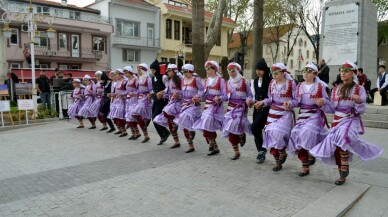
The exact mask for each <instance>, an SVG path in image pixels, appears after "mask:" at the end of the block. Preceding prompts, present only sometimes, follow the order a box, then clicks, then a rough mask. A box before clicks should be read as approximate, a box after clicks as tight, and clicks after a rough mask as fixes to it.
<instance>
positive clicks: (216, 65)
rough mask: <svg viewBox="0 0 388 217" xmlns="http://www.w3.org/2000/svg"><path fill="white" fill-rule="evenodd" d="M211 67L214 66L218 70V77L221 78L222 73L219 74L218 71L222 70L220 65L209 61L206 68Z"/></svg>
mask: <svg viewBox="0 0 388 217" xmlns="http://www.w3.org/2000/svg"><path fill="white" fill-rule="evenodd" d="M209 66H214V67H215V68H216V70H215V71H216V75H217V76H221V75H220V73H218V71H219V70H220V66H219V65H218V63H217V62H216V61H214V60H210V61H207V62H206V63H205V68H207V67H209Z"/></svg>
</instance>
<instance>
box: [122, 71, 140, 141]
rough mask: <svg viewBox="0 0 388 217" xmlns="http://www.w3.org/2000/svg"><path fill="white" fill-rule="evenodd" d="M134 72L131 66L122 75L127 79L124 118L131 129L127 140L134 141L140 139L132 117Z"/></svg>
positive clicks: (135, 96)
mask: <svg viewBox="0 0 388 217" xmlns="http://www.w3.org/2000/svg"><path fill="white" fill-rule="evenodd" d="M136 74H137V73H136V72H135V71H134V70H133V69H132V67H131V66H126V67H124V75H125V77H127V78H128V81H127V87H126V89H127V92H126V93H127V96H126V98H127V99H126V101H127V102H126V104H125V118H126V120H127V125H128V127H129V128H130V129H131V133H132V135H131V137H129V139H128V140H136V139H138V138H139V137H140V132H139V128H138V127H137V122H136V119H135V118H134V117H133V116H132V109H133V107H134V106H135V105H136V103H137V94H136V92H137V81H138V78H137V77H136Z"/></svg>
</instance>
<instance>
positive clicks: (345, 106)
mask: <svg viewBox="0 0 388 217" xmlns="http://www.w3.org/2000/svg"><path fill="white" fill-rule="evenodd" d="M356 73H357V66H356V65H355V64H354V63H352V62H349V61H346V62H344V63H343V64H342V67H341V80H342V81H343V84H339V85H338V86H336V87H334V89H333V91H332V94H331V99H332V101H333V103H334V111H333V112H335V113H334V120H333V123H332V128H331V130H330V133H329V135H328V136H327V137H326V138H325V139H324V140H323V141H322V142H321V143H319V144H317V145H316V146H315V147H314V148H313V149H311V150H310V153H311V154H312V155H314V156H315V157H317V158H318V159H320V160H322V161H323V162H324V163H328V164H334V163H335V164H337V166H338V170H339V175H340V178H339V179H338V180H337V181H335V184H336V185H342V184H344V183H345V181H346V177H347V176H348V175H349V158H350V159H351V158H352V155H353V154H357V155H359V156H360V158H361V159H362V160H372V159H374V158H376V157H378V156H379V155H380V154H381V153H382V152H383V149H381V148H379V147H377V146H375V145H373V144H370V143H367V142H365V141H364V140H361V139H360V138H359V136H358V135H359V134H363V133H364V127H363V124H362V121H361V117H360V114H363V113H365V103H366V93H365V89H364V87H363V86H361V85H359V84H358V83H357V82H356V81H357V79H356ZM355 80H356V81H355Z"/></svg>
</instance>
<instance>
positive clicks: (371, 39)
mask: <svg viewBox="0 0 388 217" xmlns="http://www.w3.org/2000/svg"><path fill="white" fill-rule="evenodd" d="M320 44H321V47H320V54H321V55H320V56H321V58H323V59H325V60H326V63H327V65H328V66H329V67H330V83H332V82H333V81H334V80H335V79H336V76H337V74H338V68H339V67H340V66H341V64H342V63H343V62H344V61H345V60H349V61H353V62H355V63H356V64H357V66H358V67H362V68H363V69H364V74H366V75H367V77H368V78H369V79H370V80H371V81H372V85H373V84H374V83H375V81H376V78H377V77H376V72H377V8H376V6H375V5H374V4H373V3H372V2H371V1H370V0H337V1H330V2H326V4H325V7H324V8H323V15H322V34H321V43H320Z"/></svg>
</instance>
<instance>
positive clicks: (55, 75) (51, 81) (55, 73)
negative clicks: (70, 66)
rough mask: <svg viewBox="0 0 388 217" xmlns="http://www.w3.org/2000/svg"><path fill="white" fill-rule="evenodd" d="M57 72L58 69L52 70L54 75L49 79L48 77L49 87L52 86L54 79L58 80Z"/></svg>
mask: <svg viewBox="0 0 388 217" xmlns="http://www.w3.org/2000/svg"><path fill="white" fill-rule="evenodd" d="M58 72H59V69H58V68H56V69H54V75H53V76H51V77H50V80H49V82H50V85H53V82H54V79H55V78H58Z"/></svg>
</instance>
